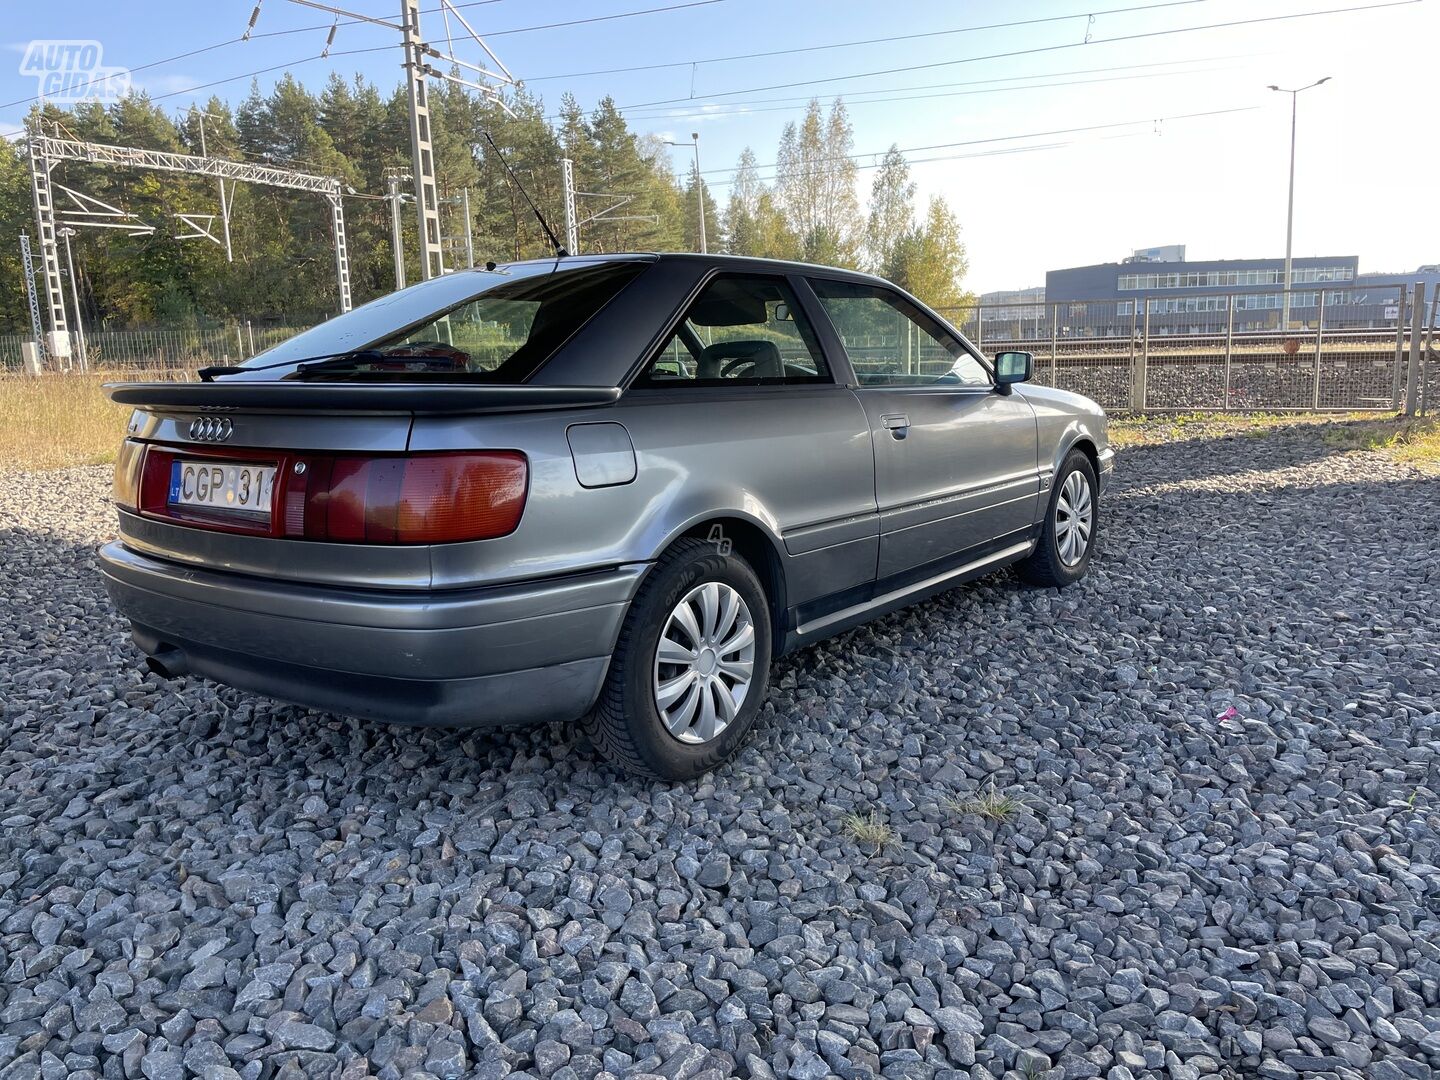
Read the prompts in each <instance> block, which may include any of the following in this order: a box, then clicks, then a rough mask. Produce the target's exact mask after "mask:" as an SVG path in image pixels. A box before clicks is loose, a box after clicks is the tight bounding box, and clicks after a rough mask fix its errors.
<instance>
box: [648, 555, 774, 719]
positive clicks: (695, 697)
mask: <svg viewBox="0 0 1440 1080" xmlns="http://www.w3.org/2000/svg"><path fill="white" fill-rule="evenodd" d="M754 670H755V623H754V621H753V620H752V618H751V616H750V608H749V606H748V605H747V604H746V603H745V600H744V598H743V597H741V595H740V594H739V593H738V592H736V591H735V590H734V589H732V588H731V587H730V586H729V585H726V584H725V583H724V582H720V581H707V582H705V583H704V584H703V585H697V586H695V588H693V589H691V590H690V591H689V592H688V593H686V594H685V596H684V597H683V598H682V599H681V600H680V602H679V603H678V604H676V605H675V608H674V610H673V611H671V612H670V617H669V618H668V619H666V620H665V627H664V629H663V630H662V631H661V632H660V644H659V646H658V647H657V648H656V650H655V706H656V708H657V709H658V710H659V711H660V719H661V720H662V721H664V723H665V726H666V728H668V729H669V731H670V734H671V735H674V736H675V738H677V739H679V740H680V741H681V742H687V743H705V742H709V741H710V740H711V739H713V738H715V737H716V736H717V735H719V734H720V733H721V732H722V731H724V730H725V729H726V728H727V727H729V726H730V722H731V721H732V720H734V719H735V717H736V715H737V714H738V713H739V712H740V707H741V706H742V705H744V704H745V697H746V695H747V694H749V693H750V682H751V680H752V678H753V677H754Z"/></svg>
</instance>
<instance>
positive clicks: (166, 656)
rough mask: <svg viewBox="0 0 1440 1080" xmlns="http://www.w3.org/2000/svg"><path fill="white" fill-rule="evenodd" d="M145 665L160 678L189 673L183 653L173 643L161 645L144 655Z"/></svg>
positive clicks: (172, 677)
mask: <svg viewBox="0 0 1440 1080" xmlns="http://www.w3.org/2000/svg"><path fill="white" fill-rule="evenodd" d="M145 667H146V668H148V669H149V670H150V671H152V672H154V673H155V674H156V675H159V676H160V677H161V678H162V679H176V678H179V677H180V676H181V675H188V674H189V673H190V664H189V662H188V661H187V660H186V659H185V654H184V653H183V652H181V651H180V650H179V649H177V648H176V647H175V646H174V645H161V646H160V647H159V648H158V649H156V650H155V651H154V652H153V653H151V654H150V655H149V656H147V657H145Z"/></svg>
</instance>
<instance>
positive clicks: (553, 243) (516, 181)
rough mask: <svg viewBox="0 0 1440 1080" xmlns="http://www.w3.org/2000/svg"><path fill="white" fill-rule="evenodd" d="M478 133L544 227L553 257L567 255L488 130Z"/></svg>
mask: <svg viewBox="0 0 1440 1080" xmlns="http://www.w3.org/2000/svg"><path fill="white" fill-rule="evenodd" d="M480 134H481V135H484V136H485V141H486V142H487V143H489V144H490V149H491V150H493V151H495V156H496V157H497V158H499V159H500V164H501V165H502V166H504V169H505V174H506V175H507V176H509V177H510V182H511V183H512V184H514V185H515V190H516V191H518V192H520V194H521V195H523V196H524V197H525V201H526V202H527V203H529V205H530V209H531V210H532V211H533V212H534V214H535V220H536V221H538V222H540V228H542V229H544V230H545V235H546V236H548V237H549V238H550V246H551V247H553V248H554V249H555V257H556V258H557V259H563V258H564V257H565V256H566V255H569V254H570V253H569V252H568V251H566V250H565V249H564V248H563V247H561V246H560V238H559V237H558V236H556V235H555V230H554V229H552V228H550V223H549V222H548V221H546V220H545V215H544V214H542V213H540V208H539V207H538V206H536V205H535V200H534V199H532V198H530V193H529V192H528V191H526V190H525V186H524V185H523V184H521V183H520V178H519V177H518V176H516V175H515V170H514V169H512V168H510V163H509V162H508V161H506V160H505V155H504V154H502V153H501V152H500V147H498V146H496V145H495V140H494V139H492V138H491V137H490V132H488V131H482V132H480Z"/></svg>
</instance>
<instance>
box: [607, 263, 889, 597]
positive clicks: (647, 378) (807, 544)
mask: <svg viewBox="0 0 1440 1080" xmlns="http://www.w3.org/2000/svg"><path fill="white" fill-rule="evenodd" d="M800 284H801V285H802V286H803V284H804V283H803V281H802V282H800ZM609 415H610V416H611V417H613V418H614V419H615V420H616V421H618V422H620V423H622V424H623V425H624V426H625V428H626V430H627V431H628V432H629V435H630V438H631V440H632V442H633V444H634V447H635V453H636V455H637V458H638V460H639V470H638V472H639V475H638V476H637V478H636V480H635V482H634V487H635V488H636V490H635V492H634V498H635V499H636V500H637V501H638V502H641V503H642V504H643V505H642V512H640V513H637V520H638V521H639V522H640V524H639V525H638V526H637V527H640V528H647V527H649V526H650V523H654V524H657V525H664V526H667V527H668V526H670V525H673V524H674V523H676V522H681V523H683V522H686V521H689V520H692V519H696V518H701V519H703V518H713V517H724V516H729V515H730V514H731V513H732V512H733V514H734V515H735V516H743V517H746V518H749V519H752V520H755V521H758V522H762V523H764V525H765V527H766V528H767V530H768V531H770V532H771V533H772V534H773V535H774V537H775V538H776V539H777V540H778V541H779V542H780V546H781V550H779V551H778V552H777V554H778V555H779V557H780V558H781V559H782V562H783V568H784V574H785V590H786V597H785V602H786V606H787V607H799V606H802V605H804V604H806V603H809V602H811V601H813V600H815V599H817V598H819V597H823V596H829V595H832V594H836V593H843V592H845V591H846V590H849V589H854V588H857V587H863V586H868V585H869V583H870V582H871V581H872V580H873V578H874V572H875V560H876V552H877V550H878V546H879V539H878V537H879V526H878V523H877V515H876V511H875V492H874V468H875V465H874V454H873V451H872V450H871V446H870V435H869V430H868V424H867V421H866V418H865V414H864V410H863V409H862V408H861V407H860V405H859V403H858V402H857V401H856V400H855V395H854V394H853V393H851V391H850V390H849V388H848V387H847V386H846V385H845V383H844V381H843V380H840V381H837V380H836V378H835V376H834V374H833V373H832V371H831V367H830V365H829V363H827V359H826V354H825V351H824V350H823V349H822V347H821V345H820V342H819V339H818V336H817V335H816V333H815V331H814V329H813V326H812V320H811V317H810V316H809V315H808V314H807V313H806V311H805V309H804V308H802V307H801V306H800V305H799V303H798V302H797V300H796V297H795V292H794V289H793V288H792V286H791V284H790V282H789V281H788V280H787V279H786V278H785V277H784V276H782V275H774V274H754V273H718V274H714V275H711V276H710V277H709V278H708V279H707V280H706V281H705V282H704V284H703V286H702V287H701V288H700V289H699V290H698V292H697V294H696V295H695V297H694V299H693V300H692V301H691V302H690V303H689V304H688V305H687V306H686V308H685V309H684V311H683V312H682V313H681V316H680V318H679V319H678V320H677V321H676V323H675V324H674V325H673V326H672V327H670V328H669V329H668V330H667V331H666V333H665V337H664V339H663V344H662V345H661V347H660V348H659V350H658V351H657V352H655V353H654V354H652V355H651V356H650V357H649V358H648V359H647V361H646V362H645V365H644V367H643V369H642V370H641V372H640V373H639V376H638V377H637V378H636V379H635V381H634V382H633V383H632V384H631V385H630V387H629V388H628V389H627V390H626V393H625V396H624V397H623V398H622V399H621V402H620V404H619V405H618V406H616V408H615V409H614V410H612V411H611V413H610V414H609Z"/></svg>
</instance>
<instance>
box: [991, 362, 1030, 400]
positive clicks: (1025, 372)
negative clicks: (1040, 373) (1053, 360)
mask: <svg viewBox="0 0 1440 1080" xmlns="http://www.w3.org/2000/svg"><path fill="white" fill-rule="evenodd" d="M1034 366H1035V358H1034V356H1032V355H1031V354H1030V353H1028V352H1002V353H999V354H997V355H996V357H995V385H996V386H997V387H999V388H1000V389H1001V390H1002V391H1003V392H1006V393H1008V392H1009V387H1011V386H1013V385H1014V384H1015V383H1022V382H1029V381H1030V375H1031V372H1032V371H1033V370H1034Z"/></svg>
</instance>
